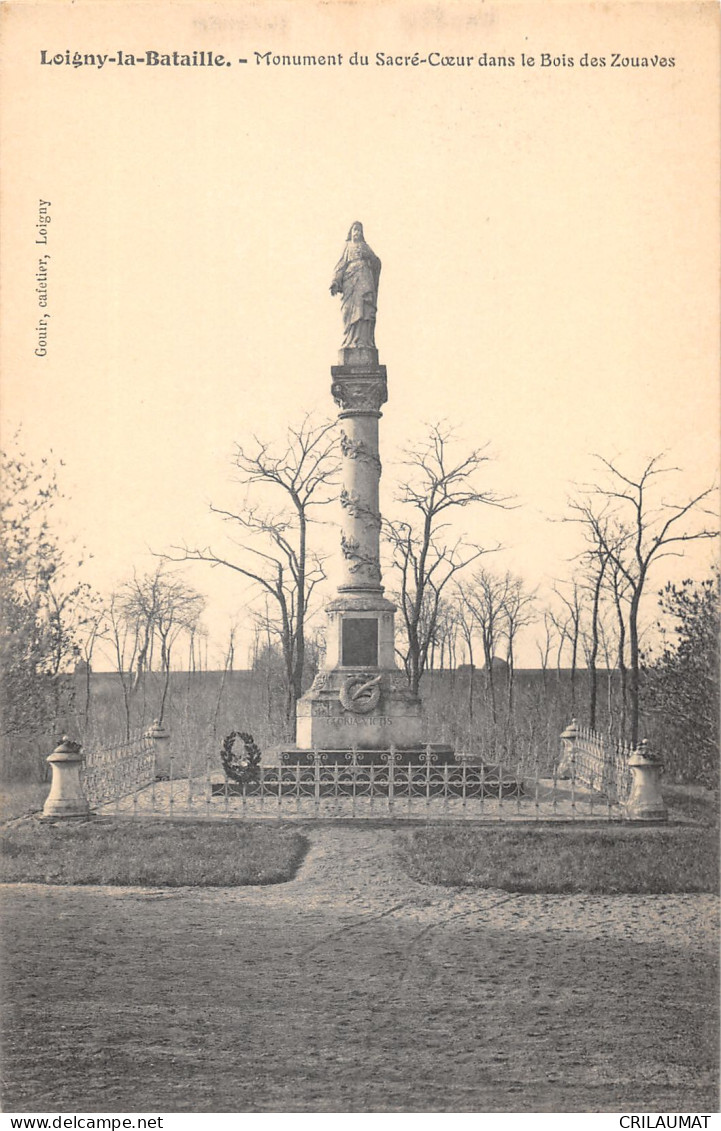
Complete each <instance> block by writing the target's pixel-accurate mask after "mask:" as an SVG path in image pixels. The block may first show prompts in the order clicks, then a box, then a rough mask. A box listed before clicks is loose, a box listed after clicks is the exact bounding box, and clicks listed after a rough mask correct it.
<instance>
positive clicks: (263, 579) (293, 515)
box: [165, 417, 338, 737]
mask: <svg viewBox="0 0 721 1131" xmlns="http://www.w3.org/2000/svg"><path fill="white" fill-rule="evenodd" d="M333 427H334V425H333V422H330V421H327V422H322V423H320V424H319V423H315V422H313V421H312V420H311V418H310V417H305V419H304V420H303V421H302V423H301V424H300V426H299V427H298V428H290V429H289V430H288V434H287V439H286V442H285V444H284V445H283V446H282V448H281V450H280V451H278V452H276V451H274V450H273V449H272V448H271V446H270V445H269V444H267V443H263V442H261V441H260V440H258V439H257V437H256V438H254V442H253V444H252V445H251V446H244V445H240V444H239V445H238V446H237V448H236V453H235V460H234V463H235V467H236V468H237V470H238V472H239V475H238V482H239V483H240V484H241V485H242V486H244V487H245V489H246V498H245V500H244V502H243V505H242V506H241V507H239V508H238V509H237V510H226V509H224V508H220V507H213V506H211V511H212V512H213V513H214V514H217V515H219V516H220V517H221V518H222V519H223V520H224V521H225V522H227V523H229V524H230V525H231V526H232V527H234V528H235V530H236V531H237V532H238V538H237V540H236V539H234V546H235V550H234V552H233V557H231V556H229V555H228V556H226V555H224V554H221V553H219V552H217V551H215V550H213V549H212V548H211V547H209V546H207V547H204V548H190V547H187V546H184V547H182V548H181V554H180V557H178V556H173V555H165V556H166V557H168V558H169V559H170V560H172V561H188V560H191V561H202V562H208V563H209V564H210V565H211V566H222V567H223V568H226V569H230V570H233V571H234V572H236V573H238V574H240V575H241V576H242V577H246V578H248V579H249V580H250V581H252V582H254V583H255V584H256V585H257V586H258V589H259V590H260V591H261V592H264V593H265V594H267V596H268V597H269V599H270V607H271V610H272V613H271V616H270V620H269V624H270V623H272V625H273V628H274V631H275V633H276V634H277V637H278V639H279V642H280V646H281V651H282V655H283V662H284V666H285V678H286V703H285V713H286V721H287V728H288V732H289V737H293V736H294V734H295V704H296V702H297V700H298V699H299V698H300V696H301V694H302V681H303V666H304V662H305V625H306V619H307V615H308V607H309V602H310V600H311V596H312V594H313V591H314V589H315V587H316V586H317V585H318V583H319V582H320V581H322V580H323V579H324V578H325V570H324V567H323V557H322V555H320V554H318V553H316V552H314V551H312V550H311V549H310V548H309V544H308V527H309V524H310V523H311V522H312V521H313V520H314V516H315V508H318V507H322V506H324V505H326V504H327V503H329V502H331V501H332V499H333V498H334V493H333V488H334V486H335V481H336V474H337V469H338V463H337V459H336V457H335V454H334V446H335V439H334V434H333V431H332V430H333ZM251 496H253V497H252V498H251ZM266 498H267V499H268V502H267V503H266V502H265V499H266ZM238 552H239V554H238Z"/></svg>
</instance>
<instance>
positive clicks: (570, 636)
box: [553, 578, 584, 712]
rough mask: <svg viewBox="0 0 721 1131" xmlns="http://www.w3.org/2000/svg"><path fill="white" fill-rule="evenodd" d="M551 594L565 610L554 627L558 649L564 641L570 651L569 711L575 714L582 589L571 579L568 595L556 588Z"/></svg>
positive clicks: (575, 580) (577, 582) (576, 581)
mask: <svg viewBox="0 0 721 1131" xmlns="http://www.w3.org/2000/svg"><path fill="white" fill-rule="evenodd" d="M553 592H554V593H555V594H556V596H557V597H558V598H559V599H560V601H561V603H562V605H563V607H564V610H565V613H564V615H562V616H561V617H559V618H558V620H557V621H556V627H557V629H558V631H559V635H560V637H561V645H560V647H561V648H562V647H563V642H564V639H565V640H567V641H568V643H569V645H570V649H571V711H572V712H575V709H576V674H577V672H578V647H579V644H580V641H581V618H582V617H583V613H584V607H583V604H584V602H583V598H584V588H583V586H582V585H581V584H580V583H579V581H578V579H577V578H573V579H572V580H571V582H570V584H569V592H568V593H564V592H563V590H562V589H561V588H559V587H558V586H554V589H553ZM559 657H560V651H559Z"/></svg>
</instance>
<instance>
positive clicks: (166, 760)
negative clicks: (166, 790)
mask: <svg viewBox="0 0 721 1131" xmlns="http://www.w3.org/2000/svg"><path fill="white" fill-rule="evenodd" d="M145 737H146V738H149V739H151V740H152V743H153V754H154V767H153V768H154V777H155V780H156V781H167V780H168V778H169V777H170V763H171V761H172V758H173V756H172V754H171V753H170V731H168V730H166V729H165V727H164V726H162V725H161V723H160V720H159V719H156V720H155V722H154V723H153V724H152V725H151V726H149V727H148V729H147V730H146V732H145ZM173 776H174V777H175V776H176V775H175V774H174V775H173Z"/></svg>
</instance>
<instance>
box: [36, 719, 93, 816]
mask: <svg viewBox="0 0 721 1131" xmlns="http://www.w3.org/2000/svg"><path fill="white" fill-rule="evenodd" d="M80 750H81V746H80V743H79V742H73V741H72V740H71V739H69V738H68V736H67V735H63V740H62V742H61V743H60V745H59V746H57V747H56V748H55V750H53V752H52V754H51V755H50V756H49V758H47V762H48V765H49V766H50V768H51V770H52V772H53V778H52V783H51V785H50V793H49V794H48V796H47V799H46V801H45V805H44V806H43V817H44V818H45V817H48V818H49V817H53V818H56V817H87V816H88V813H89V811H90V806H89V805H88V802H87V798H86V797H85V794H84V792H83V787H82V783H81V781H80V767H81V766H82V763H83V756H82V754H81V753H80Z"/></svg>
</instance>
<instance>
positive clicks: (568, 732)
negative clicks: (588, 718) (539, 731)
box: [561, 719, 578, 738]
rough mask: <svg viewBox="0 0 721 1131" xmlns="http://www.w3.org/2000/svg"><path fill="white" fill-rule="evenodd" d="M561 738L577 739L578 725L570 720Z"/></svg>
mask: <svg viewBox="0 0 721 1131" xmlns="http://www.w3.org/2000/svg"><path fill="white" fill-rule="evenodd" d="M561 738H578V723H577V722H576V720H575V719H571V721H570V723H569V724H568V726H567V727H566V729H565V730H564V732H563V734H562V735H561Z"/></svg>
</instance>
